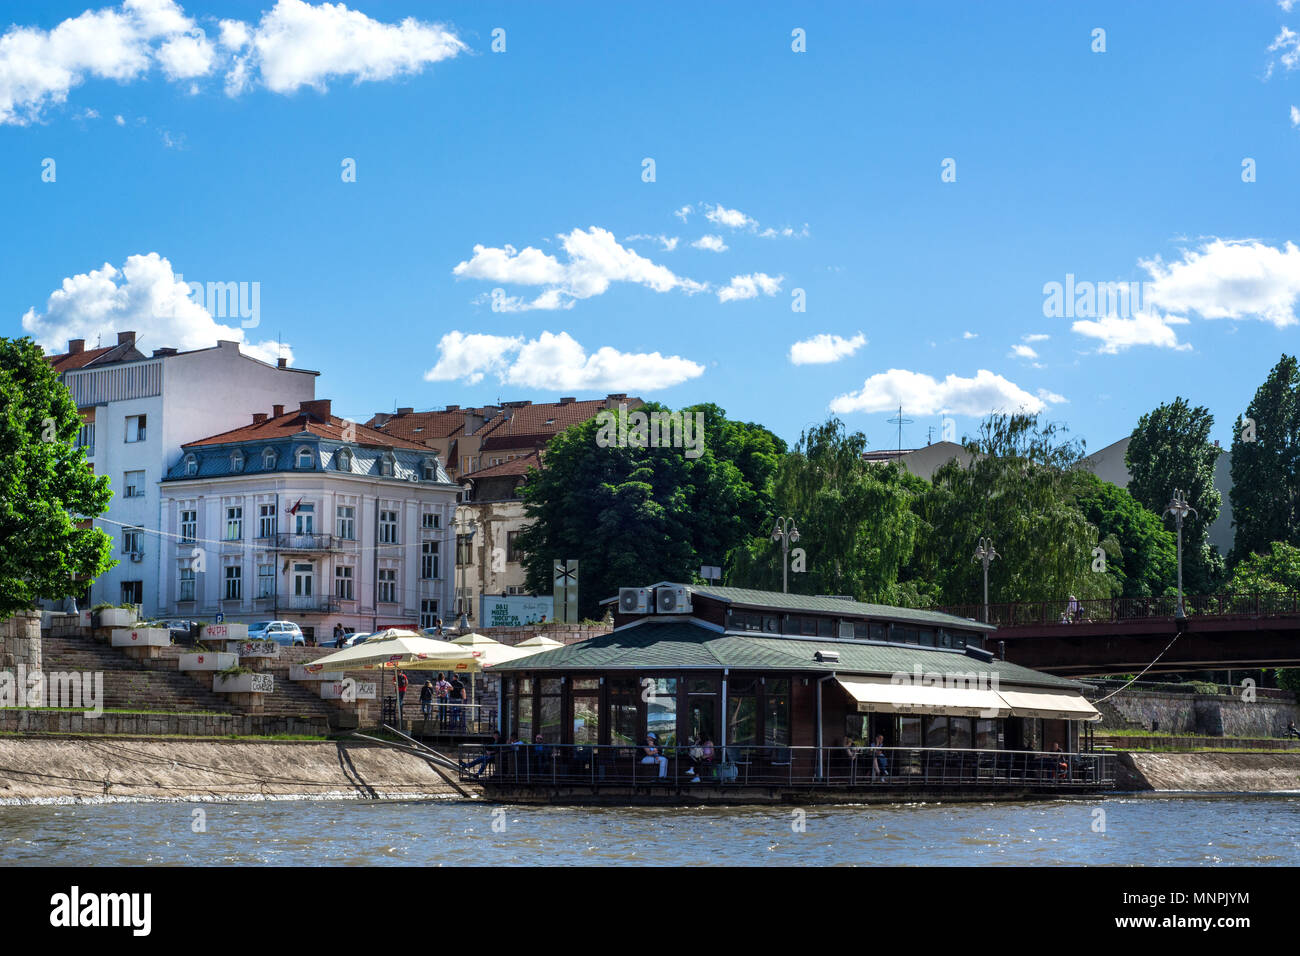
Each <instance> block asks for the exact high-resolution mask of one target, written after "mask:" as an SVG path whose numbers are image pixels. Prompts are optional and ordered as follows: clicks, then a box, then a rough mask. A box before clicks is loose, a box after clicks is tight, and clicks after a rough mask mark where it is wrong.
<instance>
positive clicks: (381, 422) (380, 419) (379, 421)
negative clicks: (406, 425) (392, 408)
mask: <svg viewBox="0 0 1300 956" xmlns="http://www.w3.org/2000/svg"><path fill="white" fill-rule="evenodd" d="M392 420H393V416H392V415H391V414H390V413H389V412H375V417H374V418H373V419H372V421H374V423H375V424H374V427H375V428H383V427H384V426H385V425H387V424H388V423H389V422H390V421H392Z"/></svg>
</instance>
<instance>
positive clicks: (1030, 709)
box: [998, 687, 1101, 720]
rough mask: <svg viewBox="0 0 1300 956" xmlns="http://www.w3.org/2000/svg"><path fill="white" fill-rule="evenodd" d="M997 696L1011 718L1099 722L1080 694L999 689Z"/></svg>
mask: <svg viewBox="0 0 1300 956" xmlns="http://www.w3.org/2000/svg"><path fill="white" fill-rule="evenodd" d="M998 696H999V697H1001V698H1002V699H1003V700H1004V701H1006V704H1007V706H1008V707H1010V708H1011V716H1012V717H1045V718H1047V719H1049V720H1060V719H1065V720H1101V714H1100V713H1099V712H1098V711H1097V708H1096V707H1093V706H1092V704H1090V703H1088V701H1087V700H1086V699H1085V698H1084V697H1083V695H1082V694H1072V693H1069V692H1061V691H1054V690H1033V689H1030V688H1028V687H1021V688H1018V689H1016V690H1007V689H1006V688H1000V689H999V690H998Z"/></svg>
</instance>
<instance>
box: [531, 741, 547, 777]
mask: <svg viewBox="0 0 1300 956" xmlns="http://www.w3.org/2000/svg"><path fill="white" fill-rule="evenodd" d="M533 766H534V767H536V768H537V770H538V772H549V771H550V769H551V748H550V747H548V746H546V743H545V741H544V740H543V739H542V735H541V734H538V735H537V736H536V737H534V738H533Z"/></svg>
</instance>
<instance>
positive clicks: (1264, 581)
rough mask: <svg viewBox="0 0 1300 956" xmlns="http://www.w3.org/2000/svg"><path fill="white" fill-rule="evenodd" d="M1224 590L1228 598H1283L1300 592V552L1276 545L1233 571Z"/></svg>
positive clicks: (1254, 555) (1283, 543)
mask: <svg viewBox="0 0 1300 956" xmlns="http://www.w3.org/2000/svg"><path fill="white" fill-rule="evenodd" d="M1224 590H1225V591H1226V592H1227V593H1228V594H1268V593H1273V594H1281V593H1284V592H1287V591H1300V548H1297V547H1296V546H1295V545H1292V544H1287V543H1286V542H1285V541H1274V542H1273V543H1272V545H1271V546H1270V547H1269V548H1268V549H1267V550H1266V551H1263V552H1260V553H1255V554H1252V555H1250V556H1249V557H1247V558H1246V559H1245V560H1243V561H1241V562H1239V563H1238V564H1237V566H1236V567H1234V568H1233V569H1232V575H1231V576H1230V577H1229V578H1228V582H1227V584H1225V585H1224Z"/></svg>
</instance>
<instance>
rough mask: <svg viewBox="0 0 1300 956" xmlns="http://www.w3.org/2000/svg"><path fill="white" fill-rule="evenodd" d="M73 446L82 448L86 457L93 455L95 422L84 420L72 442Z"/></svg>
mask: <svg viewBox="0 0 1300 956" xmlns="http://www.w3.org/2000/svg"><path fill="white" fill-rule="evenodd" d="M72 447H73V448H83V449H85V452H86V457H87V458H93V457H95V423H94V422H86V423H85V424H84V425H82V426H81V429H80V430H79V431H78V432H77V437H76V439H75V440H74V441H73V443H72Z"/></svg>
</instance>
